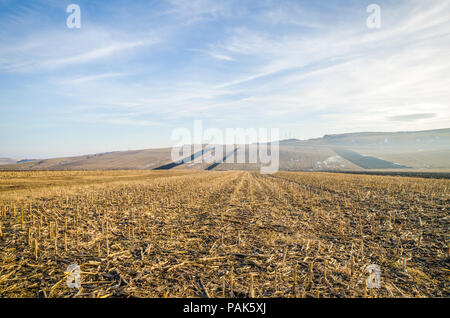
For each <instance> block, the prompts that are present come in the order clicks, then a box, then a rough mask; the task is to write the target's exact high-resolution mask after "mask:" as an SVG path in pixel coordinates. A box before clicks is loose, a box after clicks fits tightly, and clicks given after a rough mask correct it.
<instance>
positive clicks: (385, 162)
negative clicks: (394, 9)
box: [0, 129, 450, 171]
mask: <svg viewBox="0 0 450 318" xmlns="http://www.w3.org/2000/svg"><path fill="white" fill-rule="evenodd" d="M191 147H192V146H191ZM204 147H206V146H204ZM217 147H223V154H224V156H225V157H227V159H228V160H223V159H225V158H223V159H222V160H219V161H218V162H211V160H210V159H211V158H210V157H211V154H212V153H214V151H215V148H217ZM254 147H256V148H257V147H259V145H258V144H251V145H234V146H232V147H231V149H234V150H233V151H232V152H230V148H228V149H226V148H225V146H224V145H215V146H211V147H210V148H211V149H206V148H204V151H203V154H202V153H199V154H196V155H193V156H191V157H188V158H185V160H184V161H182V162H177V163H174V162H172V161H171V148H159V149H145V150H133V151H117V152H109V153H99V154H92V155H85V156H76V157H66V158H53V159H42V160H32V161H26V162H18V163H15V162H12V161H14V160H12V159H3V161H1V160H2V159H0V162H3V163H4V164H2V165H1V167H0V169H1V170H95V169H201V170H259V169H260V167H261V162H259V161H258V162H254V163H250V162H249V152H250V149H252V148H254ZM279 149H280V151H279V162H280V170H285V171H299V170H308V171H366V170H428V171H434V170H436V171H440V170H444V171H450V129H439V130H428V131H412V132H394V133H383V132H362V133H347V134H336V135H325V136H323V137H322V138H315V139H309V140H298V139H288V140H281V141H280V142H279ZM242 150H243V152H244V153H245V156H246V163H239V164H238V163H230V162H229V160H230V159H233V158H236V156H237V152H239V151H242ZM227 151H228V152H227ZM198 156H200V157H202V158H200V159H201V160H199V158H198ZM194 157H195V158H197V160H195V161H194V160H193V159H194ZM8 160H9V161H8ZM231 161H233V160H231Z"/></svg>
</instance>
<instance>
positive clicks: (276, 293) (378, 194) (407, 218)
mask: <svg viewBox="0 0 450 318" xmlns="http://www.w3.org/2000/svg"><path fill="white" fill-rule="evenodd" d="M40 173H41V174H42V176H44V177H48V176H50V177H51V174H52V173H50V172H34V173H33V174H34V175H33V176H34V177H36V176H38V175H39V174H40ZM108 173H110V172H103V174H105V176H107V175H108ZM127 173H128V172H126V171H124V172H122V174H123V176H122V178H120V180H119V181H115V182H101V183H95V182H93V183H91V184H68V185H66V186H64V185H61V184H60V183H58V184H57V185H49V186H47V187H40V188H35V187H30V188H29V189H28V191H26V190H27V188H26V186H23V187H21V189H20V190H17V191H16V190H2V191H1V192H0V250H1V256H0V257H1V259H0V296H1V297H256V298H258V297H448V296H449V295H450V293H449V288H448V284H447V283H448V275H449V267H450V266H449V255H448V253H449V238H448V226H449V223H448V207H449V203H450V196H449V193H450V191H449V186H450V181H448V180H434V179H419V178H406V177H386V176H383V177H379V176H359V175H358V176H355V175H344V174H326V173H320V174H313V173H288V172H281V173H277V174H275V175H261V174H259V173H256V172H241V171H228V172H195V173H189V174H187V175H180V173H178V174H176V175H175V174H174V173H172V172H166V173H165V174H161V173H160V172H159V175H158V177H157V178H156V177H155V178H149V179H144V180H142V179H140V178H138V179H137V180H134V179H133V180H127V179H126V174H127ZM134 173H135V174H136V172H134ZM55 174H56V172H55ZM58 174H61V172H58ZM96 174H97V175H98V174H99V172H96ZM117 174H118V172H117V171H116V172H114V175H117ZM147 174H148V172H147ZM4 175H5V176H6V179H7V180H8V178H10V179H20V178H24V179H26V178H27V176H29V175H30V173H29V172H23V173H20V172H11V173H4ZM1 182H5V181H1ZM6 182H7V181H6ZM70 264H78V265H80V267H81V280H82V287H81V288H80V289H70V288H68V287H67V286H66V284H65V282H64V280H65V279H66V276H67V274H65V270H66V269H67V267H68V266H69V265H70ZM369 264H377V265H378V266H379V267H380V269H381V287H380V288H376V289H370V288H368V285H367V283H366V278H367V277H368V273H367V272H366V271H365V270H366V267H367V266H368V265H369Z"/></svg>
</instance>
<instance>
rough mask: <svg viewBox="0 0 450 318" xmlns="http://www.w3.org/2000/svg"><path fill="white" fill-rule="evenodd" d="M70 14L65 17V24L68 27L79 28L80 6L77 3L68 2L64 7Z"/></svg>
mask: <svg viewBox="0 0 450 318" xmlns="http://www.w3.org/2000/svg"><path fill="white" fill-rule="evenodd" d="M66 12H67V13H70V15H69V16H68V17H67V20H66V25H67V27H68V28H69V29H79V28H81V8H80V6H79V5H78V4H73V3H72V4H69V5H68V6H67V9H66Z"/></svg>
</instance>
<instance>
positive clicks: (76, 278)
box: [66, 264, 81, 289]
mask: <svg viewBox="0 0 450 318" xmlns="http://www.w3.org/2000/svg"><path fill="white" fill-rule="evenodd" d="M66 274H67V275H68V276H67V281H66V283H67V287H69V288H77V289H80V288H81V269H80V265H77V264H70V265H69V266H68V267H67V270H66Z"/></svg>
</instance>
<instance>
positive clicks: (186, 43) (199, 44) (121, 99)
mask: <svg viewBox="0 0 450 318" xmlns="http://www.w3.org/2000/svg"><path fill="white" fill-rule="evenodd" d="M70 3H76V4H78V5H79V6H80V8H81V28H80V29H69V28H67V26H66V19H67V17H68V15H69V14H68V13H66V7H67V6H68V5H69V4H70ZM371 3H376V4H378V5H379V6H380V8H381V28H380V29H369V28H368V27H367V25H366V19H367V17H368V16H369V13H367V12H366V8H367V6H368V5H369V4H371ZM449 56H450V2H449V1H446V0H442V1H436V0H430V1H421V0H405V1H375V0H373V1H342V0H339V1H338V0H335V1H279V0H278V1H275V0H273V1H269V0H258V1H256V0H254V1H242V0H236V1H233V0H229V1H220V0H189V1H188V0H165V1H162V0H161V1H114V0H112V1H75V0H73V1H63V0H49V1H38V0H33V1H31V0H30V1H10V0H0V157H14V158H45V157H54V156H67V155H76V154H87V153H97V152H105V151H114V150H128V149H144V148H154V147H165V146H171V145H173V144H174V143H175V141H172V140H171V139H170V136H171V132H172V131H173V129H175V128H178V127H186V128H191V127H192V124H193V120H197V119H201V120H203V126H204V127H205V128H208V127H215V128H221V129H225V128H227V127H230V128H233V127H235V128H238V127H242V128H253V127H254V128H257V127H266V128H272V127H277V128H280V135H281V137H282V138H287V137H296V138H300V139H306V138H312V137H319V136H322V135H324V134H330V133H343V132H356V131H398V130H422V129H435V128H448V127H450V107H449V103H450V90H449V89H448V88H449V87H450V59H449Z"/></svg>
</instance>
